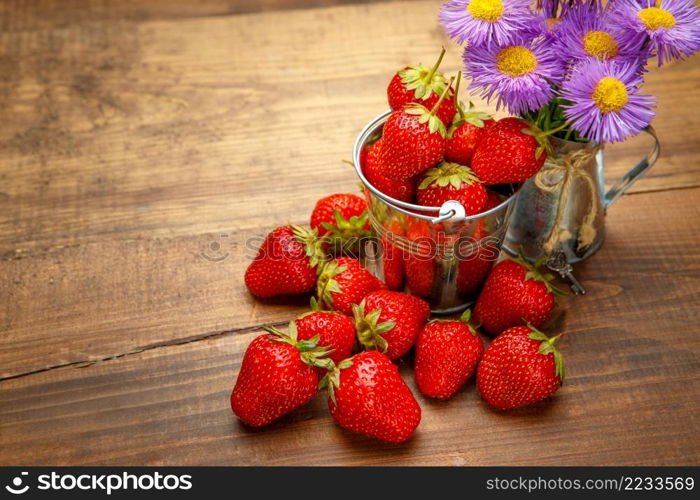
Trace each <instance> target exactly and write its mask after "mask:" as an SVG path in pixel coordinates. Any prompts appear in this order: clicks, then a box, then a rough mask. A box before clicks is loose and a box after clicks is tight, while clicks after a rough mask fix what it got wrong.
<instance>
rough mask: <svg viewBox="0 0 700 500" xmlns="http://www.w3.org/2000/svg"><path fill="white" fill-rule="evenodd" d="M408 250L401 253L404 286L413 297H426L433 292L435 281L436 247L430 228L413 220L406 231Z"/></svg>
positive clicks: (422, 222)
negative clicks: (409, 244)
mask: <svg viewBox="0 0 700 500" xmlns="http://www.w3.org/2000/svg"><path fill="white" fill-rule="evenodd" d="M406 238H407V239H408V240H409V241H410V243H411V246H410V249H407V250H406V251H404V252H403V255H404V269H405V273H406V285H407V286H408V288H409V290H410V291H411V293H412V294H413V295H417V296H418V297H427V296H428V295H430V293H431V292H432V291H433V281H434V280H435V258H436V246H435V240H434V239H433V236H432V232H431V230H430V226H429V225H428V223H427V222H426V221H423V220H420V219H415V220H413V221H411V223H409V225H408V228H407V229H406Z"/></svg>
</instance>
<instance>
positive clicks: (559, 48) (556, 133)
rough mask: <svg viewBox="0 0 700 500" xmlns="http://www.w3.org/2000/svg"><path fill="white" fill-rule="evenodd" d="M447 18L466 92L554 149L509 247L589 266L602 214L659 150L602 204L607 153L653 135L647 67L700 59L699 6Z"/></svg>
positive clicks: (521, 209) (595, 6) (554, 7)
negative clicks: (458, 47)
mask: <svg viewBox="0 0 700 500" xmlns="http://www.w3.org/2000/svg"><path fill="white" fill-rule="evenodd" d="M439 19H440V23H441V24H442V26H443V27H444V29H445V31H446V32H447V34H448V35H449V36H450V37H451V38H453V39H454V40H455V41H456V42H457V43H459V44H462V45H464V52H463V60H464V74H465V76H466V77H467V78H469V79H470V83H469V87H468V88H469V89H470V90H472V92H474V93H475V94H478V95H480V96H481V97H482V98H485V99H486V100H488V101H495V104H496V107H497V108H505V109H506V110H507V111H509V112H510V113H512V114H515V115H519V116H521V117H522V118H524V119H525V120H526V121H528V122H529V123H530V124H531V127H532V133H533V134H535V135H536V136H537V137H539V138H545V137H546V138H547V140H544V141H543V147H546V148H547V149H548V159H547V162H546V163H545V165H544V167H543V168H542V170H541V171H540V172H539V173H538V174H537V175H536V176H535V177H534V178H532V179H531V180H529V181H528V182H527V183H526V185H525V186H524V187H523V190H522V192H521V196H520V199H519V202H518V204H516V207H515V209H514V213H513V218H512V219H511V230H510V233H509V236H508V241H507V244H506V248H509V249H511V250H512V249H514V248H518V247H519V246H523V247H524V248H525V250H526V255H527V256H528V258H530V259H536V258H538V257H540V256H542V255H543V254H551V253H553V252H556V251H561V252H563V253H565V254H566V257H567V259H568V260H569V262H575V261H578V260H582V259H584V258H586V257H588V256H589V255H590V254H592V253H593V252H594V251H595V250H596V249H597V248H598V247H599V246H600V244H601V243H602V239H603V214H604V209H605V208H607V206H608V205H610V204H611V203H612V202H613V201H614V200H615V199H616V198H617V197H618V196H620V195H621V194H622V193H623V192H624V190H625V189H627V188H628V187H629V185H631V183H632V182H634V180H636V178H638V177H639V176H640V175H641V174H642V173H643V172H644V171H645V170H646V169H648V168H649V167H650V166H651V164H653V161H654V160H655V159H656V156H657V154H658V141H657V142H656V147H655V149H654V150H652V153H650V155H649V156H648V157H647V158H645V159H644V160H642V162H640V164H639V165H637V167H635V169H633V170H632V171H630V172H629V173H628V174H627V175H626V176H625V177H623V178H622V179H621V180H620V181H619V182H618V183H617V184H615V185H614V186H613V188H612V189H611V190H610V191H609V192H608V193H606V194H604V193H603V192H602V186H603V185H604V180H603V179H602V178H601V177H600V175H601V171H602V169H601V168H600V167H601V161H602V155H601V154H600V150H601V148H602V146H603V144H604V143H609V142H619V141H624V140H626V139H627V138H629V137H632V136H634V135H636V134H638V133H640V132H641V131H647V132H650V133H651V134H652V135H653V136H654V134H653V130H652V129H650V123H651V121H652V119H653V117H654V115H655V113H654V107H655V104H656V103H655V98H654V97H653V96H650V95H645V94H643V93H642V92H641V86H642V84H643V82H644V75H645V72H646V70H647V64H648V63H649V61H650V59H652V58H655V59H656V61H657V63H658V65H659V66H662V65H663V64H665V63H668V62H669V61H671V60H673V59H676V58H683V57H686V56H690V55H691V54H693V52H695V51H696V50H698V49H699V48H700V13H699V11H698V9H697V7H696V6H695V5H694V4H693V2H692V1H691V0H610V1H609V2H607V3H605V4H604V3H603V2H601V1H599V0H587V1H575V0H538V2H537V4H536V5H534V6H533V4H532V3H531V2H530V1H529V0H449V1H448V2H446V3H444V4H443V6H442V9H441V11H440V15H439ZM654 139H656V138H655V136H654ZM535 206H538V207H539V208H540V210H537V211H534V210H533V207H535ZM542 207H544V209H543V208H542ZM535 212H536V213H535Z"/></svg>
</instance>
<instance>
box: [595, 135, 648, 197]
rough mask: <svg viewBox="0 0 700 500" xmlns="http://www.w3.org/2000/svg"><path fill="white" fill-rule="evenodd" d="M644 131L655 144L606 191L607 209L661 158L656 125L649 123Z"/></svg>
mask: <svg viewBox="0 0 700 500" xmlns="http://www.w3.org/2000/svg"><path fill="white" fill-rule="evenodd" d="M644 132H646V133H647V134H649V135H650V136H651V137H652V138H653V139H654V145H653V146H652V148H651V151H649V153H647V155H646V156H645V157H644V158H642V161H640V162H639V163H637V165H635V166H634V168H632V169H631V170H630V171H629V172H627V173H626V174H625V175H623V176H622V177H620V178H619V179H618V180H617V181H615V184H613V185H612V187H611V188H610V189H608V191H607V192H606V193H605V197H604V198H603V206H604V207H605V209H606V210H607V209H608V207H609V206H610V205H612V204H613V203H615V201H616V200H617V199H618V198H619V197H620V196H622V195H623V193H624V192H625V191H627V190H628V189H629V188H630V186H631V185H632V184H634V183H635V182H636V181H637V180H638V179H639V178H640V177H642V176H643V175H644V174H645V173H646V172H647V170H649V169H650V168H651V167H652V166H653V165H654V163H656V160H657V159H658V158H659V153H660V151H661V145H660V144H659V138H658V137H657V136H656V131H655V130H654V127H652V126H651V125H649V126H648V127H646V128H645V129H644Z"/></svg>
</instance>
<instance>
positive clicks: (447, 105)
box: [387, 48, 456, 125]
mask: <svg viewBox="0 0 700 500" xmlns="http://www.w3.org/2000/svg"><path fill="white" fill-rule="evenodd" d="M444 55H445V49H444V48H443V49H442V52H441V53H440V57H439V58H438V60H437V62H436V63H435V64H434V65H433V67H432V68H428V67H427V66H423V65H422V64H417V65H415V66H406V67H405V68H404V69H402V70H401V71H399V72H397V73H396V74H395V75H394V77H393V78H392V79H391V81H390V82H389V87H388V88H387V97H388V99H389V106H391V109H392V110H394V111H396V110H397V109H401V108H403V107H404V106H405V105H406V104H411V103H418V104H422V105H423V106H425V107H426V108H428V109H432V107H433V106H434V105H435V103H437V101H438V99H440V95H441V94H442V92H443V91H444V90H445V87H447V85H448V82H447V79H446V78H445V76H444V75H443V74H442V73H440V72H439V71H438V68H439V67H440V63H441V62H442V58H443V56H444ZM454 95H455V94H454V93H453V92H452V91H451V90H450V91H449V94H448V96H447V97H446V98H445V99H444V100H443V101H442V103H441V104H440V106H439V107H438V109H437V111H436V113H435V114H436V115H437V117H438V118H440V120H441V121H442V123H444V124H445V125H447V124H449V123H452V118H453V117H454V115H455V112H456V109H455V100H454Z"/></svg>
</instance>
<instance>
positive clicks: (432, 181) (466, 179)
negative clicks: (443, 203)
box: [418, 161, 481, 189]
mask: <svg viewBox="0 0 700 500" xmlns="http://www.w3.org/2000/svg"><path fill="white" fill-rule="evenodd" d="M480 182H481V181H480V180H479V178H478V177H477V176H476V174H475V173H474V172H473V171H472V169H471V168H469V167H465V166H464V165H460V164H459V163H450V162H446V161H444V162H442V163H440V164H439V165H438V166H437V167H433V168H431V169H429V170H428V171H427V172H426V173H425V177H424V178H423V181H422V182H421V183H420V185H419V186H418V189H426V188H428V187H433V188H440V187H447V186H452V187H453V188H455V189H459V188H461V187H462V184H467V185H469V186H471V185H473V184H476V183H480Z"/></svg>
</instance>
